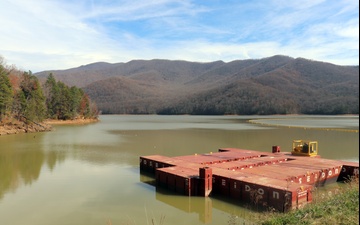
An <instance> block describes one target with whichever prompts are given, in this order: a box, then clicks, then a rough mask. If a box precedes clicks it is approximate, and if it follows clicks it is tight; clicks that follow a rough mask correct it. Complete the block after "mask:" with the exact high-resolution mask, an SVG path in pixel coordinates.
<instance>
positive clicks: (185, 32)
mask: <svg viewBox="0 0 360 225" xmlns="http://www.w3.org/2000/svg"><path fill="white" fill-rule="evenodd" d="M0 27H1V29H0V57H2V58H3V63H4V64H6V65H15V66H16V67H17V68H18V69H21V70H24V71H29V70H30V71H32V72H40V71H44V70H57V69H69V68H74V67H78V66H81V65H86V64H90V63H94V62H109V63H118V62H128V61H131V60H135V59H145V60H150V59H169V60H186V61H193V62H212V61H217V60H222V61H224V62H230V61H233V60H244V59H260V58H265V57H271V56H273V55H286V56H290V57H293V58H298V57H301V58H306V59H311V60H316V61H324V62H329V63H333V64H336V65H359V2H358V0H296V1H289V0H223V1H220V0H33V1H31V0H0Z"/></svg>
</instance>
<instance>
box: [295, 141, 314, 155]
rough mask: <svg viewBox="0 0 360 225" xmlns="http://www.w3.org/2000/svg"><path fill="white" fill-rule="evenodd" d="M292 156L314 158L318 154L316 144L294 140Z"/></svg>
mask: <svg viewBox="0 0 360 225" xmlns="http://www.w3.org/2000/svg"><path fill="white" fill-rule="evenodd" d="M291 154H292V155H296V156H309V157H315V156H317V154H318V142H317V141H308V140H294V141H293V144H292V151H291Z"/></svg>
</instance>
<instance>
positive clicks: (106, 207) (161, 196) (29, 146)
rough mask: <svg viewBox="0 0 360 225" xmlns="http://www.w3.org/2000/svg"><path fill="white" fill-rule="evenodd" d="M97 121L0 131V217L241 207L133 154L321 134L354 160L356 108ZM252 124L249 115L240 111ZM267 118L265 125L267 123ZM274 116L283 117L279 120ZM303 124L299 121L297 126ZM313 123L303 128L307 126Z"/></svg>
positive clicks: (236, 210) (90, 218)
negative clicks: (150, 169) (156, 181)
mask: <svg viewBox="0 0 360 225" xmlns="http://www.w3.org/2000/svg"><path fill="white" fill-rule="evenodd" d="M100 119H101V122H99V123H96V124H89V125H82V126H74V125H71V126H70V125H63V126H56V130H55V131H53V132H46V133H36V134H18V135H10V136H1V137H0V224H11V225H20V224H21V225H23V224H27V225H49V224H51V225H56V224H59V225H60V224H61V225H64V224H74V225H82V224H83V225H91V224H110V222H111V224H141V225H142V224H164V225H165V224H172V225H179V224H186V225H188V224H228V223H229V222H230V221H235V222H236V223H238V224H243V221H251V220H252V216H251V214H250V213H249V211H248V210H247V209H245V208H241V207H239V206H238V205H236V204H233V203H231V202H224V201H222V200H221V199H216V198H212V197H209V198H201V197H185V196H178V195H175V194H174V193H171V192H167V191H164V190H159V189H158V190H156V188H155V187H154V186H152V185H151V184H152V178H150V177H148V176H145V175H141V174H140V173H139V156H142V155H152V154H160V155H165V156H178V155H187V154H194V153H208V152H216V151H217V149H218V148H221V147H236V148H242V149H251V150H259V151H269V152H270V151H271V148H272V146H273V145H280V146H281V150H282V151H290V148H291V143H292V140H293V139H313V140H317V141H318V142H319V154H320V155H321V156H322V157H323V158H329V159H341V160H350V161H357V162H358V161H359V150H358V149H359V134H358V132H354V131H358V129H359V117H358V116H336V117H329V116H328V117H321V116H319V117H308V116H300V117H296V116H294V117H289V116H288V117H282V116H263V117H257V116H247V117H246V116H208V117H206V116H152V115H151V116H119V115H114V116H101V118H100ZM250 119H251V120H255V122H257V123H261V124H254V123H247V122H246V121H247V120H250ZM258 119H261V120H258ZM265 124H270V125H272V126H268V125H265ZM279 125H281V126H279ZM304 127H307V128H304ZM310 128H311V129H310Z"/></svg>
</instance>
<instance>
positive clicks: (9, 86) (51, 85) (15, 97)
mask: <svg viewBox="0 0 360 225" xmlns="http://www.w3.org/2000/svg"><path fill="white" fill-rule="evenodd" d="M98 114H99V111H98V109H97V106H96V104H95V103H94V102H92V101H91V99H90V98H89V96H88V95H87V94H86V93H84V91H83V90H82V89H81V88H78V87H75V86H72V87H68V86H67V85H65V84H64V83H63V82H61V81H56V80H55V77H54V76H53V74H49V76H48V77H47V79H46V81H45V82H44V83H43V84H41V83H40V81H39V80H38V78H37V77H36V76H34V75H33V74H32V73H31V71H29V72H23V71H20V70H18V69H16V68H15V67H14V66H12V67H9V66H6V65H4V63H3V60H2V59H1V58H0V122H1V121H2V120H3V119H4V118H6V117H13V118H16V119H18V120H24V121H26V122H29V121H32V122H42V121H43V120H44V119H57V120H72V119H77V118H97V117H98Z"/></svg>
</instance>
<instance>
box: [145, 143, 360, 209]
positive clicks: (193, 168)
mask: <svg viewBox="0 0 360 225" xmlns="http://www.w3.org/2000/svg"><path fill="white" fill-rule="evenodd" d="M140 171H142V172H148V173H151V174H153V175H155V183H156V186H161V187H165V188H167V189H169V190H172V191H174V192H178V193H181V194H182V195H186V196H204V197H206V196H216V195H217V196H223V197H228V198H231V199H234V200H236V201H239V203H249V204H254V205H258V206H263V207H267V208H273V209H275V210H277V211H281V212H287V211H290V210H292V209H297V208H300V207H302V206H304V205H305V204H307V203H310V202H311V201H312V192H313V190H314V187H318V186H324V185H326V184H328V183H331V182H341V181H345V180H347V179H350V178H352V177H358V176H359V163H356V162H345V161H337V160H330V159H323V158H320V157H303V156H294V155H292V154H290V153H286V152H280V151H273V152H272V153H268V152H259V151H253V150H244V149H237V148H221V149H219V150H218V152H215V153H212V152H210V153H206V154H194V155H186V156H178V157H166V156H161V155H150V156H141V157H140Z"/></svg>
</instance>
